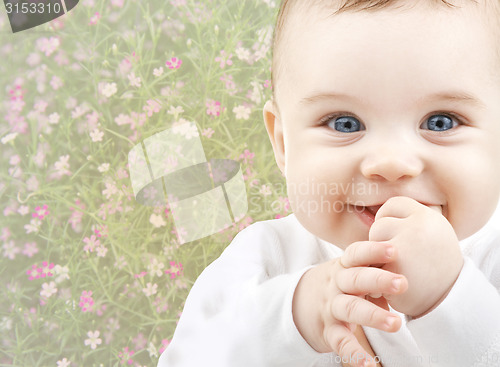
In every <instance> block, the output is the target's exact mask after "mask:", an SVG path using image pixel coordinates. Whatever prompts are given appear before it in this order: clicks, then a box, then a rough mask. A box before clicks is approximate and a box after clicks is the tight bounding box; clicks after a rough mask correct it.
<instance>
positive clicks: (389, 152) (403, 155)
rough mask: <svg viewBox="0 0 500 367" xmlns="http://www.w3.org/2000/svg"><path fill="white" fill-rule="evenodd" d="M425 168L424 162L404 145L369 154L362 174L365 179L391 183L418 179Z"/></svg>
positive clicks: (385, 146)
mask: <svg viewBox="0 0 500 367" xmlns="http://www.w3.org/2000/svg"><path fill="white" fill-rule="evenodd" d="M423 168H424V167H423V162H422V160H420V159H419V157H418V155H417V154H416V153H415V152H413V151H412V150H411V148H410V147H408V146H406V147H405V146H404V144H393V145H389V144H387V145H384V146H381V147H379V148H378V149H376V150H373V151H370V152H369V153H367V155H366V157H365V158H364V159H363V161H362V163H361V173H362V174H363V175H364V176H365V177H367V178H369V179H377V178H378V179H381V178H382V179H385V180H387V181H390V182H395V181H397V180H400V179H403V178H413V177H416V176H418V175H419V174H420V173H421V172H422V170H423Z"/></svg>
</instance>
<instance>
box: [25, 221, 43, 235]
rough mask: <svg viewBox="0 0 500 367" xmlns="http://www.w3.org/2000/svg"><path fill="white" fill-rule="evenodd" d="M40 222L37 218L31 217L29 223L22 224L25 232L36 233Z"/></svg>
mask: <svg viewBox="0 0 500 367" xmlns="http://www.w3.org/2000/svg"><path fill="white" fill-rule="evenodd" d="M41 224H42V221H41V220H40V219H38V218H33V219H32V220H31V221H30V223H29V224H25V225H24V229H25V230H26V233H27V234H29V233H36V232H38V231H39V230H40V226H41Z"/></svg>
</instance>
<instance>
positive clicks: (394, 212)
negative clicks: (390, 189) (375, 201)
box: [375, 196, 421, 221]
mask: <svg viewBox="0 0 500 367" xmlns="http://www.w3.org/2000/svg"><path fill="white" fill-rule="evenodd" d="M419 205H421V204H420V203H419V202H418V201H416V200H414V199H412V198H409V197H406V196H394V197H392V198H390V199H388V200H387V201H386V202H385V203H384V204H383V205H382V206H381V207H380V209H379V210H378V211H377V214H375V221H377V220H379V219H380V218H384V217H393V218H401V219H402V218H407V217H409V216H410V215H411V214H412V213H413V212H414V211H415V210H416V209H417V208H418V206H419Z"/></svg>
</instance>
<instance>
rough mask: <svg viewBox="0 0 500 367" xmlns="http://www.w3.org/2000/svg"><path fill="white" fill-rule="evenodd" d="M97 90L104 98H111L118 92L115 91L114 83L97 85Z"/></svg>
mask: <svg viewBox="0 0 500 367" xmlns="http://www.w3.org/2000/svg"><path fill="white" fill-rule="evenodd" d="M97 89H98V90H99V92H100V93H101V94H102V95H103V96H105V97H106V98H109V97H111V96H112V95H113V94H115V93H116V91H117V90H118V89H116V83H103V82H101V83H99V85H98V87H97Z"/></svg>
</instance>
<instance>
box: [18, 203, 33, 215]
mask: <svg viewBox="0 0 500 367" xmlns="http://www.w3.org/2000/svg"><path fill="white" fill-rule="evenodd" d="M17 212H18V213H19V214H20V215H22V216H25V215H26V214H28V213H29V212H30V208H29V206H27V205H21V206H20V207H19V209H17Z"/></svg>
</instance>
